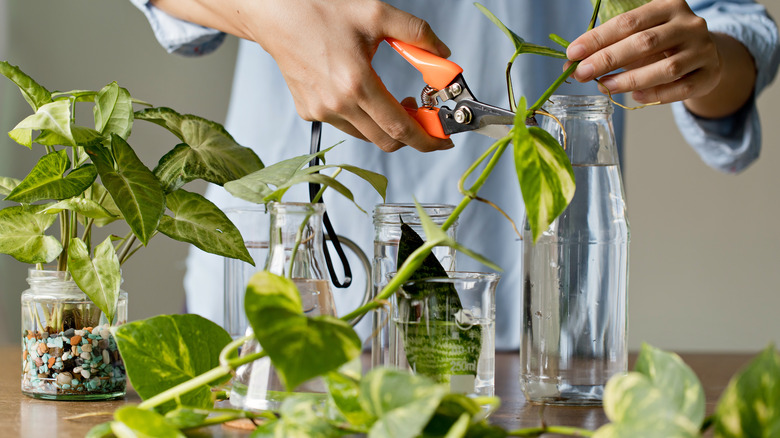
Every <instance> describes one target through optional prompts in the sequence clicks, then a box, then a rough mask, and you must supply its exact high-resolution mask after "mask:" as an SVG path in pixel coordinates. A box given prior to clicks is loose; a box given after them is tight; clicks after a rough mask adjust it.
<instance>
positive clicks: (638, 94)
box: [631, 91, 645, 103]
mask: <svg viewBox="0 0 780 438" xmlns="http://www.w3.org/2000/svg"><path fill="white" fill-rule="evenodd" d="M631 98H632V99H634V100H635V101H637V102H639V103H642V102H644V98H645V93H644V91H634V92H633V93H631Z"/></svg>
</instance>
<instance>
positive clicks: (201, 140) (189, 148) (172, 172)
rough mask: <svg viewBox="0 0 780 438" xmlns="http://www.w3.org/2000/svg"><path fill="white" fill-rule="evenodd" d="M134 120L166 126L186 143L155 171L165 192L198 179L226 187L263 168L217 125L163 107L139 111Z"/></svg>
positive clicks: (166, 157) (255, 155)
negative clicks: (230, 182) (226, 184)
mask: <svg viewBox="0 0 780 438" xmlns="http://www.w3.org/2000/svg"><path fill="white" fill-rule="evenodd" d="M135 118H137V119H140V120H147V121H150V122H153V123H156V124H158V125H160V126H163V127H165V128H166V129H168V130H169V131H170V132H172V133H173V134H174V135H176V136H177V137H179V139H181V141H183V142H184V143H183V144H179V145H177V146H176V147H175V148H174V149H173V150H172V151H170V152H168V153H167V154H165V156H163V157H162V158H161V159H160V161H159V163H158V164H157V167H156V168H155V169H154V174H155V175H157V177H158V178H159V179H160V181H162V184H163V187H164V188H165V190H166V192H172V191H174V190H176V189H178V188H180V187H182V186H183V185H184V184H186V183H188V182H190V181H192V180H195V179H203V180H206V181H209V182H212V183H215V184H219V185H223V184H225V183H227V182H228V181H233V180H235V179H238V178H241V177H243V176H245V175H248V174H250V173H252V172H254V171H256V170H258V169H262V168H263V162H262V161H260V158H259V157H258V156H257V154H255V153H254V152H253V151H252V149H250V148H247V147H244V146H241V145H239V144H238V143H237V142H236V141H235V140H234V139H233V137H232V136H231V135H230V134H229V133H228V132H227V131H226V130H225V128H224V127H222V125H220V124H218V123H214V122H212V121H210V120H206V119H203V118H201V117H198V116H194V115H191V114H184V115H182V114H179V113H177V112H176V111H174V110H172V109H170V108H162V107H161V108H149V109H145V110H143V111H139V112H137V113H135Z"/></svg>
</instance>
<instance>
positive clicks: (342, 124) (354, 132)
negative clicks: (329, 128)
mask: <svg viewBox="0 0 780 438" xmlns="http://www.w3.org/2000/svg"><path fill="white" fill-rule="evenodd" d="M327 123H328V124H330V125H333V126H334V127H335V128H337V129H338V130H340V131H342V132H345V133H347V134H349V135H351V136H353V137H355V138H358V139H360V140H363V141H369V140H368V139H367V138H366V136H365V135H363V134H362V133H361V132H360V131H359V130H358V129H357V128H355V127H354V126H353V125H352V124H351V123H349V122H347V121H346V120H343V119H338V120H332V121H330V122H327Z"/></svg>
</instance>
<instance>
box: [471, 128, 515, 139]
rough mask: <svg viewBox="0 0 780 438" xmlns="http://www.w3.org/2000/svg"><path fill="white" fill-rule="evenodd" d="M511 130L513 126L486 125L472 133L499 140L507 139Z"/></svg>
mask: <svg viewBox="0 0 780 438" xmlns="http://www.w3.org/2000/svg"><path fill="white" fill-rule="evenodd" d="M510 129H512V125H486V126H483V127H481V128H479V129H475V130H474V131H472V132H477V133H480V134H482V135H486V136H488V137H490V138H495V139H496V140H498V139H500V138H504V137H506V135H507V134H509V130H510Z"/></svg>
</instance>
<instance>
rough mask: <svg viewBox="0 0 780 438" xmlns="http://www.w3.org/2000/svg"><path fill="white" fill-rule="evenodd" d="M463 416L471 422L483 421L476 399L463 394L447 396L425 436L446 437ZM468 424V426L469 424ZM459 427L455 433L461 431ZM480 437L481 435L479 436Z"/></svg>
mask: <svg viewBox="0 0 780 438" xmlns="http://www.w3.org/2000/svg"><path fill="white" fill-rule="evenodd" d="M463 416H466V418H468V419H469V422H471V420H475V421H476V420H478V419H482V418H481V417H483V411H482V407H481V406H480V405H478V404H477V402H476V401H474V399H472V398H470V397H468V396H466V395H463V394H447V395H445V396H444V398H443V399H442V401H441V403H439V406H438V407H437V408H436V412H435V413H434V415H433V418H431V421H429V422H428V424H427V425H426V426H425V430H424V431H423V432H424V435H425V436H444V435H446V434H447V433H449V432H450V431H451V430H453V427H455V425H456V423H458V422H459V421H462V420H461V419H462V418H463ZM469 422H467V424H468V423H469ZM459 430H460V429H459V427H456V428H455V431H459ZM477 436H479V435H477Z"/></svg>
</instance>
